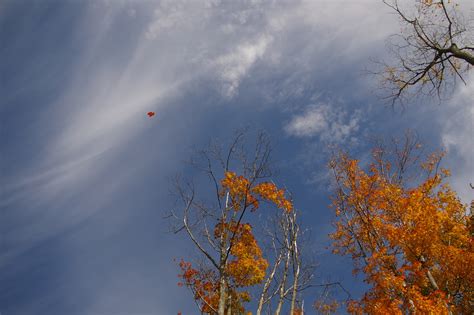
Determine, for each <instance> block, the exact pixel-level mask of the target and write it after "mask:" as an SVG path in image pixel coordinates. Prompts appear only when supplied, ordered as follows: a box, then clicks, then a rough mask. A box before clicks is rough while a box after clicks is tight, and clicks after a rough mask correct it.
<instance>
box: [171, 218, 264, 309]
mask: <svg viewBox="0 0 474 315" xmlns="http://www.w3.org/2000/svg"><path fill="white" fill-rule="evenodd" d="M234 232H235V235H234V240H233V244H234V245H233V246H232V248H231V251H230V254H231V259H230V260H229V262H228V264H227V266H226V271H225V273H226V275H227V276H228V281H229V282H230V286H229V293H228V294H230V296H231V301H232V310H233V311H238V313H242V312H243V311H244V308H243V303H244V302H249V301H250V294H249V292H248V291H237V288H241V287H248V286H252V285H255V284H258V283H260V282H261V281H262V280H263V278H264V277H265V271H266V269H267V267H268V262H267V260H266V259H264V258H263V257H262V250H261V249H260V247H259V246H258V244H257V241H256V240H255V238H254V236H253V234H252V228H251V226H250V225H249V224H240V225H238V226H237V224H236V222H231V223H230V224H223V223H218V224H217V225H216V227H215V230H214V236H215V238H216V239H219V238H220V236H221V235H224V237H225V238H230V237H232V235H233V234H234ZM179 267H180V268H181V271H182V273H181V274H180V275H179V277H180V278H182V279H183V282H184V283H178V285H183V284H184V285H186V286H187V287H189V288H191V290H192V291H193V293H194V298H195V300H196V301H198V303H199V304H200V307H201V311H202V312H203V313H208V314H215V313H217V311H216V310H217V308H218V303H219V277H218V275H217V274H216V272H213V271H209V270H202V269H200V270H198V269H195V268H193V267H192V265H191V263H189V262H185V261H183V260H182V261H181V262H180V263H179Z"/></svg>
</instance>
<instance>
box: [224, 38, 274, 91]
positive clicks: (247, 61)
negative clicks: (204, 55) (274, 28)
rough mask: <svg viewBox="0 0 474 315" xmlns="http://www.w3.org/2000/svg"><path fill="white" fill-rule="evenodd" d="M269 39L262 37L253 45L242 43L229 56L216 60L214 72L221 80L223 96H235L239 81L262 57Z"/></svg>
mask: <svg viewBox="0 0 474 315" xmlns="http://www.w3.org/2000/svg"><path fill="white" fill-rule="evenodd" d="M270 42H271V37H269V36H265V35H264V36H262V37H260V38H259V39H257V40H256V41H255V42H253V43H243V44H241V45H239V46H238V47H236V48H235V49H233V51H232V52H230V53H229V54H226V55H223V56H219V57H218V58H217V60H216V63H215V65H216V72H217V74H218V76H219V77H220V79H221V80H222V83H221V84H222V85H223V90H224V91H223V92H224V95H226V96H228V97H231V96H234V95H235V94H236V91H237V89H238V87H239V83H240V81H241V79H242V78H243V77H244V76H245V74H246V73H247V72H248V71H249V69H250V68H251V66H252V65H253V64H254V63H255V62H256V61H257V60H258V59H259V58H262V56H263V55H264V53H265V51H266V49H267V47H268V45H269V43H270Z"/></svg>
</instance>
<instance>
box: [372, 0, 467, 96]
mask: <svg viewBox="0 0 474 315" xmlns="http://www.w3.org/2000/svg"><path fill="white" fill-rule="evenodd" d="M384 3H385V4H386V5H387V6H389V7H390V8H392V9H393V10H394V11H395V12H396V14H397V15H398V16H399V18H400V20H401V24H402V29H401V33H400V34H398V35H394V36H392V37H391V40H390V41H389V43H388V44H389V48H390V51H391V53H392V54H393V56H394V58H395V61H394V64H385V63H384V64H383V66H384V67H383V68H384V69H383V71H382V73H381V81H382V87H383V88H384V89H386V90H388V92H387V93H388V95H387V98H389V99H391V100H392V104H394V103H395V102H396V101H397V100H399V101H401V102H403V101H404V100H405V99H406V98H407V97H409V96H415V95H427V94H428V95H430V94H436V95H437V96H438V98H440V97H441V96H442V94H443V93H445V92H446V91H447V90H451V89H452V88H453V87H454V85H455V83H456V81H457V79H459V80H461V81H462V82H464V83H465V81H464V78H463V76H464V75H465V74H466V72H467V71H469V69H471V68H472V66H473V65H474V37H473V36H474V29H473V27H472V26H470V25H469V21H466V19H465V17H464V16H463V14H462V13H463V11H462V10H460V9H459V5H458V4H455V3H454V1H453V2H452V1H450V0H448V1H445V0H419V1H417V4H416V5H415V9H414V10H408V9H405V8H402V7H401V5H400V4H399V2H398V1H397V0H384ZM409 11H411V12H409Z"/></svg>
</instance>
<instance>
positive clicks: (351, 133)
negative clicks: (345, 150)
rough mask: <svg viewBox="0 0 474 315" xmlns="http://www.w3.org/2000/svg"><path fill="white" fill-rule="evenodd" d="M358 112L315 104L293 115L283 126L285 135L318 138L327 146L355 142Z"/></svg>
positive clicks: (358, 118) (337, 106)
mask: <svg viewBox="0 0 474 315" xmlns="http://www.w3.org/2000/svg"><path fill="white" fill-rule="evenodd" d="M360 123H361V115H360V112H359V111H352V112H348V111H347V110H345V109H344V108H343V107H341V106H340V105H328V104H317V105H311V106H308V107H307V108H306V110H305V111H304V112H303V113H302V114H298V115H295V116H293V117H292V118H291V120H290V122H289V123H288V124H287V125H286V126H285V131H286V132H287V134H289V135H292V136H296V137H318V138H319V140H321V141H323V142H324V143H328V144H337V143H343V142H347V141H349V142H351V143H353V142H355V141H357V140H356V137H355V135H356V133H357V132H358V131H359V129H360Z"/></svg>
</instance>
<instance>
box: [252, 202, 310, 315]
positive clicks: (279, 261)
mask: <svg viewBox="0 0 474 315" xmlns="http://www.w3.org/2000/svg"><path fill="white" fill-rule="evenodd" d="M275 219H276V220H275V221H276V222H275V224H274V227H273V228H272V229H267V236H268V239H269V240H270V242H271V250H272V251H273V253H274V254H273V256H274V260H273V264H272V266H271V268H270V271H269V272H268V274H267V277H266V278H265V280H264V282H263V284H262V287H261V292H260V298H259V300H258V306H257V311H256V314H257V315H260V314H262V313H263V312H264V311H265V310H266V311H267V313H271V309H272V307H273V306H274V307H275V311H274V312H273V314H276V315H278V314H281V312H282V311H283V306H284V305H285V304H287V305H289V311H290V314H297V311H298V310H301V308H302V305H301V303H302V296H301V293H302V291H303V290H305V289H307V288H309V287H310V286H311V282H312V280H313V275H314V273H313V272H314V268H315V265H314V264H312V263H311V262H310V261H309V259H308V257H303V255H302V246H303V244H304V243H305V238H304V237H305V235H303V234H304V233H303V232H304V231H303V230H302V229H301V226H300V223H299V218H298V211H297V210H293V211H292V212H285V213H281V214H280V215H278V216H277V217H276V218H275Z"/></svg>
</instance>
